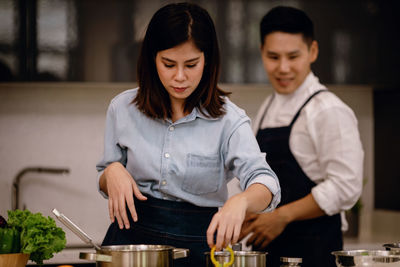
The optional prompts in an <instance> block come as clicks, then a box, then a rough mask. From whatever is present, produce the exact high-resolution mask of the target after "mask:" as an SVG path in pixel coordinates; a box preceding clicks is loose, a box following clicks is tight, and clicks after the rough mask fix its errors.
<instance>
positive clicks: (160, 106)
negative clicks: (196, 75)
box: [132, 3, 230, 119]
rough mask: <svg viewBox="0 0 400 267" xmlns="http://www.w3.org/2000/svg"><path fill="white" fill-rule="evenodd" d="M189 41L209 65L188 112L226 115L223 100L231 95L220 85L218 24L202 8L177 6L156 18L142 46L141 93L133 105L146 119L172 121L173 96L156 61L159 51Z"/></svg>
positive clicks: (188, 5)
mask: <svg viewBox="0 0 400 267" xmlns="http://www.w3.org/2000/svg"><path fill="white" fill-rule="evenodd" d="M189 40H190V41H193V43H194V44H195V46H196V47H197V48H198V49H199V50H200V51H202V52H203V53H204V58H205V65H204V71H203V76H202V78H201V80H200V83H199V85H198V87H197V88H196V90H195V91H194V92H193V93H192V94H191V95H190V96H189V97H188V98H187V99H186V101H185V107H184V109H185V111H188V112H191V111H192V110H193V108H195V107H198V108H199V109H200V111H201V113H203V114H204V115H206V116H208V115H209V116H210V117H213V118H217V117H219V116H222V115H223V114H225V110H224V109H223V105H224V103H225V101H224V98H223V96H227V95H229V94H230V93H229V92H225V91H223V90H221V89H220V88H219V87H218V85H217V82H218V78H219V71H220V69H219V68H220V55H219V48H218V40H217V35H216V32H215V27H214V23H213V21H212V19H211V17H210V15H209V14H208V12H207V11H206V10H204V9H203V8H201V7H199V6H198V5H196V4H191V3H175V4H169V5H167V6H164V7H163V8H161V9H159V10H158V11H157V12H156V13H155V14H154V15H153V17H152V19H151V20H150V23H149V25H148V27H147V31H146V34H145V37H144V40H143V43H142V47H141V51H140V55H139V60H138V65H137V77H138V83H139V90H138V94H137V96H136V98H135V99H134V100H133V101H132V103H134V104H136V105H137V107H138V108H139V110H141V111H142V112H143V113H145V114H146V115H148V116H150V117H152V118H161V119H165V118H171V117H172V110H171V102H170V99H169V95H168V92H167V91H166V89H165V88H164V86H163V85H162V83H161V81H160V79H159V77H158V73H157V69H156V64H155V58H156V55H157V53H158V52H159V51H162V50H166V49H169V48H172V47H175V46H177V45H179V44H182V43H184V42H186V41H189ZM204 111H207V113H208V114H207V113H205V112H204Z"/></svg>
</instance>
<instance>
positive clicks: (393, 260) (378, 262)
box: [332, 250, 400, 267]
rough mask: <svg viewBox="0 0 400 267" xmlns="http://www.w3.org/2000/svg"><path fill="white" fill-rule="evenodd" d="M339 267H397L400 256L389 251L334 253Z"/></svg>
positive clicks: (399, 262)
mask: <svg viewBox="0 0 400 267" xmlns="http://www.w3.org/2000/svg"><path fill="white" fill-rule="evenodd" d="M332 254H333V255H334V256H335V257H336V266H338V267H348V266H352V267H354V266H355V267H357V266H363V267H364V266H368V267H395V266H397V267H398V266H400V255H398V254H396V253H394V252H392V251H387V250H348V251H334V252H332Z"/></svg>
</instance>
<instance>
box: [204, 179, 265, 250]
mask: <svg viewBox="0 0 400 267" xmlns="http://www.w3.org/2000/svg"><path fill="white" fill-rule="evenodd" d="M271 199H272V194H271V191H269V189H268V188H267V187H266V186H264V185H262V184H258V183H254V184H252V185H250V186H249V187H248V188H247V189H246V190H245V191H243V192H241V193H239V194H237V195H234V196H232V197H231V198H230V199H228V201H227V202H226V203H225V205H224V206H223V207H222V208H221V209H220V210H219V211H218V212H217V213H216V214H215V215H214V216H213V218H212V220H211V223H210V225H209V226H208V229H207V243H208V246H209V247H210V248H212V247H213V246H214V245H215V249H216V251H219V250H221V249H222V248H224V247H226V246H228V245H229V244H235V243H237V242H238V240H239V235H240V230H241V228H242V224H243V221H244V218H245V216H246V212H258V211H261V210H264V209H265V208H266V207H267V206H268V205H269V203H270V202H271ZM215 232H216V233H217V235H216V242H215V244H214V235H215Z"/></svg>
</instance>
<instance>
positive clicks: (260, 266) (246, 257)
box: [204, 249, 268, 267]
mask: <svg viewBox="0 0 400 267" xmlns="http://www.w3.org/2000/svg"><path fill="white" fill-rule="evenodd" d="M204 254H205V256H206V267H214V266H221V267H222V266H223V267H225V266H232V267H265V266H266V263H267V254H268V253H267V252H261V251H241V250H240V251H238V250H234V251H232V250H231V249H227V250H223V251H217V252H215V250H213V249H212V250H211V251H210V252H206V253H204ZM213 258H214V259H213ZM215 261H216V262H217V263H215Z"/></svg>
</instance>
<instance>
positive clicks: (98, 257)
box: [79, 252, 112, 262]
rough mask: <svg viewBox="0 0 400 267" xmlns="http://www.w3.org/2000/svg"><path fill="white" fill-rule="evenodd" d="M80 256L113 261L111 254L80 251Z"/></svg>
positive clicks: (85, 258)
mask: <svg viewBox="0 0 400 267" xmlns="http://www.w3.org/2000/svg"><path fill="white" fill-rule="evenodd" d="M79 258H80V259H81V260H89V261H102V262H111V261H112V256H110V255H104V254H98V253H91V252H81V253H79Z"/></svg>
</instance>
